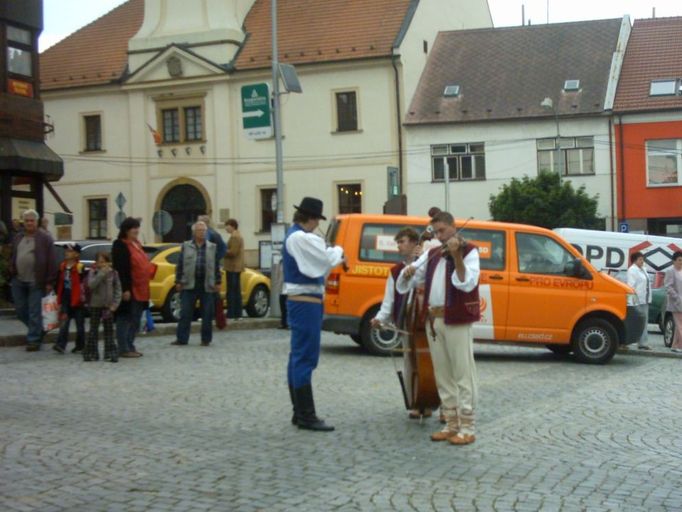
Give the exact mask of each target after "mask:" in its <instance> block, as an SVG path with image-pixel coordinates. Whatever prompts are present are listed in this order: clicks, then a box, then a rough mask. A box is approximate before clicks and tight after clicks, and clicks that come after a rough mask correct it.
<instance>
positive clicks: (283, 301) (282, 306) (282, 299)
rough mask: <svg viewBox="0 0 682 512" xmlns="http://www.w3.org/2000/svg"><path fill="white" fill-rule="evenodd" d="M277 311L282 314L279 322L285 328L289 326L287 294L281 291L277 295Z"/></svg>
mask: <svg viewBox="0 0 682 512" xmlns="http://www.w3.org/2000/svg"><path fill="white" fill-rule="evenodd" d="M279 311H280V313H281V315H282V316H281V318H280V321H279V323H280V325H281V326H282V327H283V328H285V329H286V328H287V327H289V319H288V318H287V296H286V295H285V294H283V293H282V294H280V296H279Z"/></svg>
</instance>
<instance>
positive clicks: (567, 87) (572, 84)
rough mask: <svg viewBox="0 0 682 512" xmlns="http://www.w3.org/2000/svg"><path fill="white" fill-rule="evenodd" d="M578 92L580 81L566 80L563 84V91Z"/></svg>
mask: <svg viewBox="0 0 682 512" xmlns="http://www.w3.org/2000/svg"><path fill="white" fill-rule="evenodd" d="M579 90H580V80H566V81H565V82H564V91H566V92H575V91H579Z"/></svg>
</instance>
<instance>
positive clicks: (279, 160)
mask: <svg viewBox="0 0 682 512" xmlns="http://www.w3.org/2000/svg"><path fill="white" fill-rule="evenodd" d="M270 1H271V2H272V107H273V108H272V118H273V121H274V123H273V124H274V128H275V169H276V172H277V223H278V224H282V223H283V222H284V164H283V157H282V117H281V114H280V113H281V110H280V109H281V105H280V94H281V93H280V92H279V48H278V44H277V0H270Z"/></svg>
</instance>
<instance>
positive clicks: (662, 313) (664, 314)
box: [608, 269, 675, 347]
mask: <svg viewBox="0 0 682 512" xmlns="http://www.w3.org/2000/svg"><path fill="white" fill-rule="evenodd" d="M608 274H609V275H611V276H613V277H615V278H616V279H618V280H619V281H621V282H623V283H626V284H627V270H617V269H615V270H614V269H609V270H608ZM647 274H648V276H649V283H650V285H651V304H649V323H650V324H656V325H657V326H658V328H659V329H660V330H661V332H662V333H663V341H664V343H665V346H666V347H669V346H671V345H672V343H673V334H674V332H675V322H674V320H673V315H672V313H670V312H668V311H666V310H665V309H666V300H667V294H666V291H665V288H664V287H663V273H662V272H657V273H653V272H647Z"/></svg>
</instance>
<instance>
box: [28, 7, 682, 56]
mask: <svg viewBox="0 0 682 512" xmlns="http://www.w3.org/2000/svg"><path fill="white" fill-rule="evenodd" d="M188 1H192V0H188ZM426 1H428V0H426ZM124 2H125V0H43V4H44V9H45V29H44V30H43V33H42V35H41V37H40V50H41V51H42V50H45V49H47V48H49V47H50V46H52V45H53V44H55V43H56V42H58V41H60V40H61V39H63V38H64V37H66V36H68V35H69V34H71V33H72V32H75V31H76V30H77V29H79V28H80V27H82V26H84V25H87V24H88V23H90V22H91V21H93V20H95V19H97V18H98V17H100V16H102V15H103V14H105V13H107V12H108V11H110V10H111V9H113V8H114V7H116V6H117V5H120V4H122V3H124ZM488 4H489V5H490V10H491V12H492V15H493V23H494V24H495V26H496V27H503V26H510V25H520V24H521V5H522V4H525V7H526V20H530V21H531V22H532V23H533V24H534V25H537V24H539V23H546V22H547V5H548V4H549V21H550V23H558V22H562V21H578V20H588V19H602V18H620V17H622V16H623V15H625V14H628V15H629V16H630V18H632V19H635V18H650V17H651V16H652V12H653V8H654V7H655V8H656V17H663V16H682V1H680V0H549V2H548V1H547V0H488Z"/></svg>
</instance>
